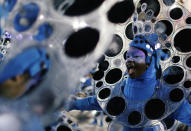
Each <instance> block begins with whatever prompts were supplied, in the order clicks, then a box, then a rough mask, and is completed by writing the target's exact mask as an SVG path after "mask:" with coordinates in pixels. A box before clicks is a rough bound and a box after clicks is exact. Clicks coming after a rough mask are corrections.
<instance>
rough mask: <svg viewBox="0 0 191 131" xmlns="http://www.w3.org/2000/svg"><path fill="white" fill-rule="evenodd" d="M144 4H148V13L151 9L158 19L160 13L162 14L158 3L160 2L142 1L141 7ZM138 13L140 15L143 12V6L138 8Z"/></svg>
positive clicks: (156, 0) (154, 0)
mask: <svg viewBox="0 0 191 131" xmlns="http://www.w3.org/2000/svg"><path fill="white" fill-rule="evenodd" d="M143 3H146V4H147V9H146V12H147V11H148V10H149V9H151V10H153V11H154V16H155V17H157V16H158V14H159V12H160V3H159V2H158V0H141V1H140V2H139V5H142V4H143ZM137 12H138V13H140V12H141V6H138V8H137Z"/></svg>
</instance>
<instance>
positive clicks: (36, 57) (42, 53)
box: [0, 47, 50, 84]
mask: <svg viewBox="0 0 191 131" xmlns="http://www.w3.org/2000/svg"><path fill="white" fill-rule="evenodd" d="M49 66H50V60H49V57H48V54H47V52H46V50H45V49H44V48H40V47H38V48H36V47H32V48H29V49H26V50H24V51H23V52H22V53H20V54H18V55H17V56H16V57H14V58H13V59H11V60H10V61H9V62H8V63H7V64H6V66H5V67H4V69H3V70H2V71H1V72H0V84H1V83H3V82H5V81H6V80H8V79H10V78H13V77H15V76H17V75H22V74H24V73H25V72H28V73H29V75H30V77H34V76H35V75H37V74H38V73H40V72H41V71H43V70H47V69H49Z"/></svg>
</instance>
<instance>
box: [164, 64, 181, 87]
mask: <svg viewBox="0 0 191 131" xmlns="http://www.w3.org/2000/svg"><path fill="white" fill-rule="evenodd" d="M183 77H184V70H183V69H182V68H181V67H179V66H169V67H168V68H167V69H165V70H164V72H163V79H164V81H165V82H166V83H168V84H176V83H179V82H180V81H181V80H182V79H183Z"/></svg>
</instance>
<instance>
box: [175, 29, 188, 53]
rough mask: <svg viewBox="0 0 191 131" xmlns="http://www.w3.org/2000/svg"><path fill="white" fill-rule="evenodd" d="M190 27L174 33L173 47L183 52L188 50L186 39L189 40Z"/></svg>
mask: <svg viewBox="0 0 191 131" xmlns="http://www.w3.org/2000/svg"><path fill="white" fill-rule="evenodd" d="M190 34H191V29H183V30H181V31H180V32H178V33H177V34H176V36H175V37H174V46H175V48H176V49H177V50H178V51H180V52H183V53H186V52H190V51H191V47H190V46H188V41H190Z"/></svg>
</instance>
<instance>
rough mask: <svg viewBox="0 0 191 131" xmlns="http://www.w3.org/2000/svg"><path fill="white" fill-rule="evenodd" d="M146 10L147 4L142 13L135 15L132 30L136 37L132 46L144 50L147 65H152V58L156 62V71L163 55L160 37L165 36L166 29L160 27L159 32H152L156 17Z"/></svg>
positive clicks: (142, 8)
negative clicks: (153, 21)
mask: <svg viewBox="0 0 191 131" xmlns="http://www.w3.org/2000/svg"><path fill="white" fill-rule="evenodd" d="M146 8H147V4H146V3H143V4H142V5H141V12H140V13H139V14H137V13H135V14H134V18H133V26H132V30H133V34H134V36H135V37H134V39H133V41H132V42H131V43H130V46H131V47H136V48H138V49H141V50H143V51H144V52H145V55H146V63H147V64H150V63H151V58H152V61H155V62H154V63H155V67H156V69H159V66H160V65H159V62H160V58H161V55H163V54H162V53H161V44H160V42H159V37H160V36H161V34H164V31H165V27H164V26H163V25H159V27H158V29H157V30H155V31H152V29H154V28H153V27H154V24H152V22H151V20H152V19H153V17H154V12H153V11H152V10H150V9H148V10H147V11H146ZM148 23H150V24H148ZM148 27H150V28H148ZM149 29H150V30H149Z"/></svg>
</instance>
